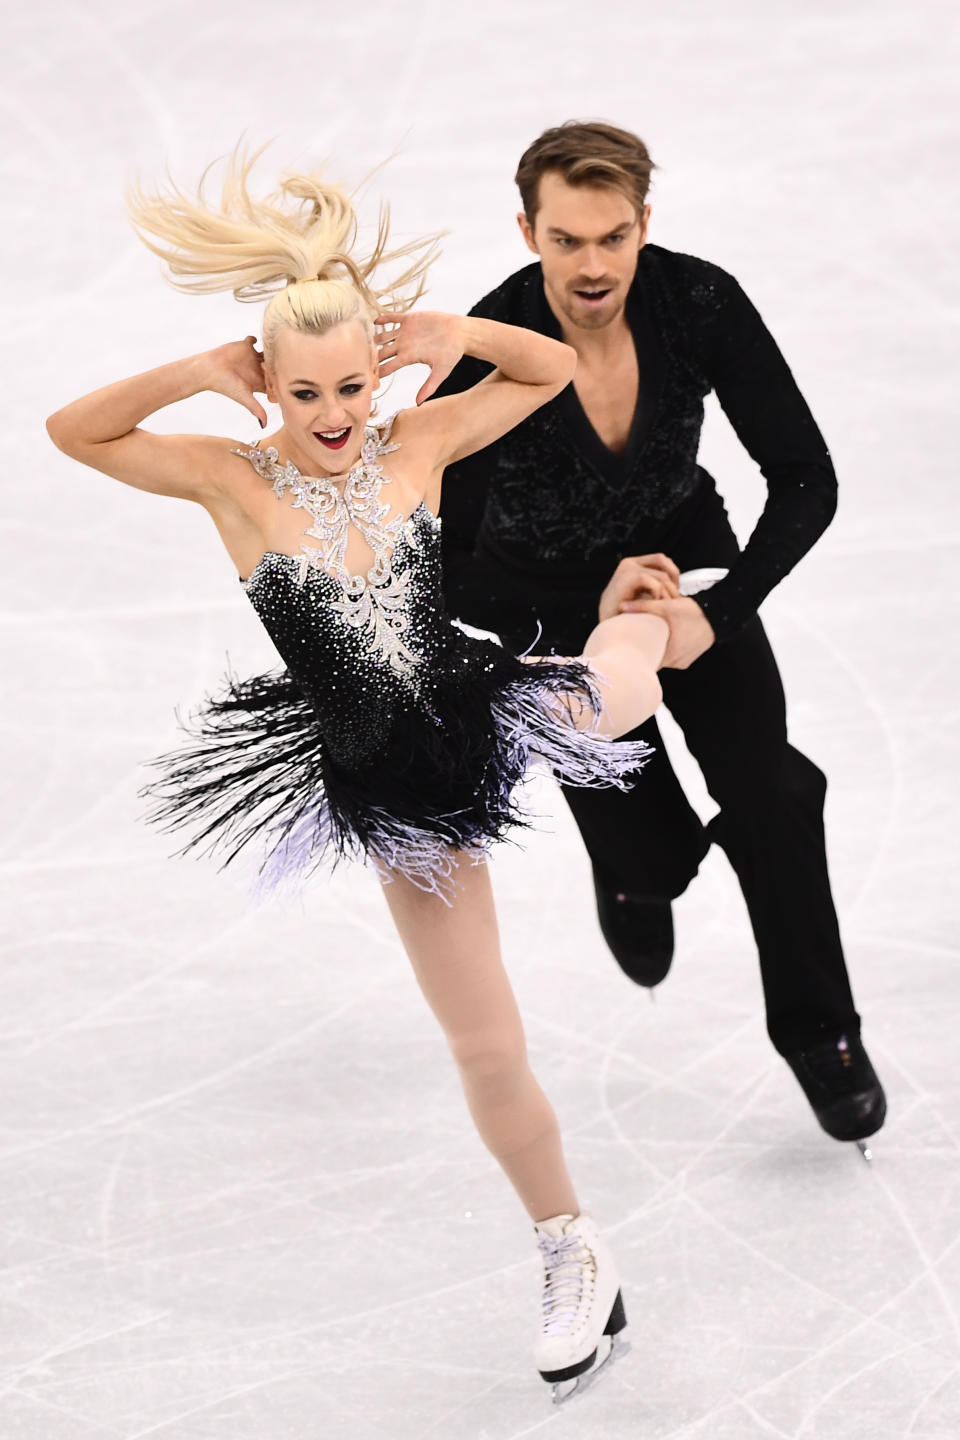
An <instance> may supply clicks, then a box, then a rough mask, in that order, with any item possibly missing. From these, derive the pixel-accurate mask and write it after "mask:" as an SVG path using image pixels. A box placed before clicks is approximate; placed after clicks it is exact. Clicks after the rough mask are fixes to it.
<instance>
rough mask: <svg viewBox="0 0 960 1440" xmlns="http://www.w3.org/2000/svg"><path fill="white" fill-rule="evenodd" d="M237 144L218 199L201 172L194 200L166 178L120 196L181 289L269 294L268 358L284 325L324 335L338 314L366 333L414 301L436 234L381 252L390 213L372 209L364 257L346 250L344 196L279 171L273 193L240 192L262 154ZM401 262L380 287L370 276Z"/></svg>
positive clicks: (349, 243) (352, 221)
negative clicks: (373, 231)
mask: <svg viewBox="0 0 960 1440" xmlns="http://www.w3.org/2000/svg"><path fill="white" fill-rule="evenodd" d="M265 148H266V147H265V146H264V147H261V149H260V150H257V151H255V152H254V153H253V154H252V155H248V154H246V153H245V152H244V150H243V149H242V147H241V146H237V148H236V149H235V150H234V151H233V153H232V154H231V155H230V156H228V157H227V161H226V170H225V174H224V179H223V185H222V189H221V194H220V199H219V202H218V203H214V204H211V203H209V202H208V201H207V199H206V196H205V194H204V187H205V184H206V182H207V178H208V176H209V174H210V170H211V169H212V167H211V166H208V167H207V169H206V170H205V171H204V173H203V176H202V178H201V180H200V184H199V185H198V187H197V194H196V198H192V197H190V196H188V195H185V194H184V193H183V192H182V191H181V190H180V189H178V188H177V186H175V185H174V184H173V182H172V181H171V182H170V184H169V187H168V189H167V190H166V191H165V192H157V193H155V194H148V193H146V192H144V191H143V190H142V189H140V188H139V187H137V188H136V189H134V190H132V191H131V192H130V193H129V195H128V197H127V206H128V209H129V212H130V218H131V220H132V221H133V225H134V228H135V229H136V231H137V234H138V235H139V237H140V239H141V240H142V241H143V243H144V244H145V245H146V246H147V248H148V249H149V250H152V251H153V253H154V254H155V255H159V256H160V258H161V260H163V261H164V262H165V263H166V266H167V269H168V271H169V278H170V280H171V282H172V283H173V284H174V285H176V286H177V288H178V289H180V290H186V291H193V292H197V293H201V294H209V293H211V292H214V291H219V290H232V291H233V294H234V296H235V297H236V299H237V300H246V301H257V300H263V299H267V298H268V297H270V298H269V303H268V304H267V308H266V311H265V313H264V317H263V344H264V351H265V354H267V355H268V356H269V354H270V353H271V351H272V348H273V343H274V340H275V337H276V332H277V330H278V329H279V328H280V327H281V326H283V325H286V326H289V327H290V328H291V329H294V330H300V331H306V332H309V333H313V334H320V335H322V334H324V333H325V332H326V331H327V330H329V329H330V328H331V327H332V326H334V325H338V324H340V323H341V322H342V321H344V320H353V319H358V320H360V321H361V322H362V323H363V324H364V326H365V328H366V329H367V330H368V331H369V332H370V333H371V335H372V321H373V317H374V316H375V315H378V314H380V313H381V312H393V313H396V314H402V313H403V312H404V311H406V310H409V309H410V308H411V307H412V306H413V305H415V304H416V303H417V301H418V300H419V299H420V297H421V296H422V295H423V293H424V290H425V287H426V277H427V271H428V269H429V267H430V265H431V264H432V262H433V261H434V260H435V259H436V256H437V253H438V239H439V237H437V236H430V237H427V238H425V239H421V240H414V241H411V242H410V243H409V244H407V245H401V246H398V247H396V248H395V249H393V250H389V249H388V248H387V246H388V240H389V212H388V210H387V209H386V208H385V207H381V210H380V216H379V223H378V227H377V239H376V243H375V245H374V247H373V250H372V251H371V253H370V254H369V256H367V258H366V259H361V258H359V257H358V256H357V255H356V254H355V246H356V240H357V216H356V212H355V210H354V208H353V205H352V203H351V201H350V199H349V197H348V196H347V195H345V194H344V192H343V191H342V190H339V189H338V188H337V187H336V186H335V185H328V184H326V183H325V182H324V181H322V180H321V179H320V177H319V176H318V175H315V174H292V175H287V176H285V177H284V178H283V179H282V180H281V181H280V184H279V187H278V189H277V191H276V192H274V193H273V194H271V195H268V196H267V197H266V198H265V199H262V200H256V199H254V198H253V197H252V196H251V195H250V192H249V190H248V188H247V181H248V178H249V175H250V172H251V170H252V169H253V167H254V165H255V164H256V162H257V160H258V159H259V158H260V156H261V155H262V154H263V150H264V149H265ZM407 259H409V260H410V263H409V264H408V265H407V266H406V268H405V269H403V270H402V271H401V272H400V273H399V274H398V275H396V276H394V278H393V279H392V281H391V283H390V284H389V285H387V286H385V287H378V286H377V285H376V284H375V280H376V272H378V271H379V270H380V269H381V268H382V267H383V266H387V265H393V264H395V263H396V262H397V261H400V260H407Z"/></svg>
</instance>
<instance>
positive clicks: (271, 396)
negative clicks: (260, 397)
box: [263, 362, 278, 405]
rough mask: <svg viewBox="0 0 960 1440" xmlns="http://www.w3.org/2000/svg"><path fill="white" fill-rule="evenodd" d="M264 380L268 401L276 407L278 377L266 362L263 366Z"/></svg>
mask: <svg viewBox="0 0 960 1440" xmlns="http://www.w3.org/2000/svg"><path fill="white" fill-rule="evenodd" d="M263 378H264V381H265V383H266V386H267V399H268V400H269V401H270V403H271V405H276V404H277V403H278V397H277V377H276V375H274V373H273V366H272V365H268V364H266V362H264V366H263Z"/></svg>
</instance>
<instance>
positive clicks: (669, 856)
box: [513, 473, 860, 1054]
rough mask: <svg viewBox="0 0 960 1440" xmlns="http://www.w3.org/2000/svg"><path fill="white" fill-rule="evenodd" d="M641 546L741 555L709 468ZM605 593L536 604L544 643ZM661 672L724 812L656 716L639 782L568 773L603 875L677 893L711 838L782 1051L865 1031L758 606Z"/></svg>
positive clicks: (815, 818)
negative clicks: (743, 908) (700, 792)
mask: <svg viewBox="0 0 960 1440" xmlns="http://www.w3.org/2000/svg"><path fill="white" fill-rule="evenodd" d="M645 550H646V552H647V553H650V552H653V551H663V552H664V553H666V554H667V555H669V556H670V557H671V559H673V560H674V561H675V562H676V563H677V564H678V565H679V567H680V569H681V570H689V569H693V568H699V567H700V566H706V565H723V566H727V567H729V566H730V565H731V564H732V563H733V561H734V560H735V558H736V556H737V554H738V545H737V540H736V537H735V535H734V534H733V530H732V529H731V526H730V522H729V520H728V518H727V513H726V510H725V508H724V506H723V503H722V501H721V499H720V497H719V495H718V494H717V492H716V489H715V487H714V485H713V482H712V481H711V480H710V478H709V476H707V475H706V474H705V473H704V474H703V478H702V484H701V486H700V489H699V490H698V492H697V494H696V495H695V496H694V497H692V500H691V501H690V502H687V503H686V504H685V505H684V507H683V508H682V510H681V511H680V512H678V513H677V514H675V515H674V516H673V517H671V518H670V519H669V520H668V521H667V522H665V523H664V524H663V525H662V526H659V527H656V528H655V529H654V528H653V527H651V532H650V536H649V543H648V544H647V545H646V546H645ZM518 578H519V577H518V576H517V575H516V574H515V575H514V576H513V581H514V583H516V581H517V579H518ZM542 593H543V592H542V591H541V596H542ZM598 596H599V592H598V591H597V590H596V589H595V588H593V589H592V590H591V593H590V602H589V603H590V605H591V606H592V609H587V608H585V606H583V605H581V604H579V602H578V601H577V600H576V599H575V597H574V595H573V594H571V593H570V592H568V595H567V600H566V602H565V603H564V604H562V605H555V606H553V607H551V609H550V610H547V611H546V613H544V607H541V609H540V611H539V615H540V622H541V624H542V625H543V627H544V634H543V637H542V640H541V642H540V644H538V645H537V647H536V649H537V650H538V651H541V652H544V651H553V652H554V653H557V654H561V653H567V654H576V653H578V651H579V650H580V649H581V648H582V646H583V643H584V641H585V639H586V635H587V633H588V632H589V629H590V628H592V625H593V623H595V616H596V601H597V598H598ZM551 610H552V613H551ZM527 643H529V641H527ZM660 680H661V683H662V685H663V693H664V703H665V705H666V706H667V708H668V709H669V710H670V712H671V714H672V715H673V717H674V719H675V720H676V721H677V723H678V725H679V726H680V729H681V730H682V731H683V735H684V739H685V741H686V744H687V747H688V748H689V750H690V753H691V754H692V755H693V757H694V758H695V760H696V761H697V763H698V764H699V765H700V768H701V769H702V771H703V775H704V779H705V781H706V784H707V788H708V790H709V792H710V794H711V795H712V797H713V799H714V800H715V801H716V803H717V804H718V805H719V807H720V813H719V814H718V815H717V816H716V817H715V818H714V819H713V820H711V821H710V823H709V825H707V826H706V827H704V826H703V825H702V824H701V822H700V819H699V817H698V816H697V814H696V813H695V811H694V810H693V808H692V807H691V805H690V803H689V801H688V800H687V797H686V795H685V794H684V792H683V790H682V788H681V786H680V782H679V781H678V779H677V777H676V774H675V773H674V770H673V767H672V766H671V764H670V761H669V760H668V758H667V754H666V751H665V749H664V747H663V742H662V739H661V737H660V733H659V730H658V728H657V723H656V720H650V721H648V722H647V723H646V724H645V725H643V726H641V727H640V729H639V730H636V731H634V732H633V734H632V735H631V736H630V737H629V738H630V739H634V738H637V737H642V738H643V739H645V740H647V741H649V743H650V744H651V745H653V746H654V747H655V748H656V754H655V755H654V757H653V758H652V759H651V760H650V761H649V762H648V764H647V765H646V766H645V768H644V770H643V773H642V774H641V775H640V776H639V778H638V780H637V783H636V785H635V787H634V788H633V789H632V790H630V791H627V792H622V791H618V790H586V789H574V788H569V787H564V797H565V799H566V801H567V803H568V805H569V806H570V809H571V810H572V812H573V815H574V819H575V820H576V822H577V825H578V827H579V829H580V833H581V835H582V836H583V839H584V843H585V844H586V847H587V850H588V852H589V855H590V859H591V861H592V863H593V867H594V872H595V875H596V877H597V880H598V881H599V883H600V884H601V885H603V886H605V887H608V888H609V889H611V890H613V891H622V892H625V893H627V894H630V895H637V896H648V897H657V898H662V899H673V898H674V897H675V896H677V895H680V894H681V893H682V892H683V891H684V890H685V889H686V887H687V886H688V885H689V883H690V881H691V880H692V879H693V877H694V875H696V873H697V870H698V868H699V866H700V862H701V860H702V859H703V857H704V855H705V854H706V852H707V850H708V849H709V848H710V845H711V843H713V842H716V843H717V844H718V845H720V846H721V847H722V849H723V850H724V851H725V852H726V855H727V857H728V859H729V861H730V864H731V865H732V866H733V869H734V871H735V872H736V875H737V879H738V880H739V882H740V886H741V889H742V890H743V895H744V898H745V900H746V903H747V910H748V912H749V915H750V921H751V924H752V927H753V933H754V936H755V938H756V943H757V949H758V952H759V957H760V971H761V977H762V981H763V991H764V998H765V1001H766V1010H767V1029H768V1033H769V1035H770V1039H771V1040H772V1042H773V1044H774V1046H775V1047H776V1049H777V1050H779V1051H780V1053H781V1054H785V1053H787V1052H789V1051H790V1050H792V1049H795V1048H798V1047H802V1046H804V1045H805V1044H808V1043H810V1042H812V1041H814V1040H817V1039H819V1038H822V1037H823V1036H824V1034H827V1033H831V1032H838V1031H846V1032H847V1033H848V1034H854V1035H855V1034H858V1033H859V1028H860V1018H859V1016H858V1015H857V1012H856V1010H855V1009H854V1004H853V997H852V995H851V992H850V983H849V980H848V977H847V970H846V965H845V963H844V957H843V948H842V945H841V940H840V931H839V927H838V924H837V915H836V910H835V908H834V904H833V897H832V895H831V890H830V879H829V875H828V871H827V857H826V848H825V840H824V829H823V805H824V798H825V795H826V788H827V786H826V779H825V777H824V775H823V774H822V772H821V771H820V770H819V769H818V768H817V766H816V765H814V764H813V762H812V761H811V760H808V759H807V757H806V756H805V755H802V754H801V753H800V751H799V750H797V749H796V748H795V747H794V746H793V745H791V744H790V742H789V740H788V738H787V721H786V704H785V699H784V693H783V685H782V683H781V680H780V674H779V671H778V669H777V663H776V660H775V659H774V656H773V651H772V650H771V648H770V644H769V642H768V640H767V637H766V634H765V633H764V629H763V626H762V625H761V623H760V621H759V619H755V620H753V621H752V622H751V623H750V624H748V625H747V626H746V627H745V628H744V629H743V630H742V631H741V632H739V633H738V634H737V635H736V636H735V637H733V638H731V639H729V640H726V641H724V642H722V643H720V644H717V645H715V646H713V647H712V648H711V649H710V650H708V651H707V652H706V654H705V655H703V656H701V658H700V659H699V660H697V661H696V662H695V664H693V665H692V666H691V667H690V668H689V670H663V671H661V672H660Z"/></svg>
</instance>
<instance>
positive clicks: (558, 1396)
mask: <svg viewBox="0 0 960 1440" xmlns="http://www.w3.org/2000/svg"><path fill="white" fill-rule="evenodd" d="M605 1339H606V1344H604V1343H603V1342H601V1344H600V1346H599V1347H598V1348H597V1350H595V1351H594V1356H593V1358H594V1360H595V1361H596V1364H594V1365H593V1368H592V1369H590V1370H588V1371H585V1372H583V1373H582V1374H580V1375H578V1376H577V1377H576V1378H575V1379H574V1380H560V1381H556V1382H555V1383H554V1386H553V1403H554V1405H565V1404H566V1403H567V1402H568V1401H569V1400H572V1399H573V1397H574V1396H575V1395H582V1394H583V1392H584V1391H585V1390H589V1388H590V1386H591V1385H592V1384H593V1383H594V1381H595V1380H597V1379H598V1377H599V1376H600V1375H602V1374H603V1372H604V1371H605V1370H608V1369H609V1368H610V1367H611V1366H612V1365H613V1363H614V1361H616V1360H622V1359H623V1357H624V1355H629V1354H630V1345H629V1343H628V1341H626V1340H624V1339H622V1338H621V1336H620V1334H619V1332H618V1333H617V1334H615V1335H608V1336H606V1337H605ZM601 1351H603V1352H604V1353H603V1359H602V1360H597V1356H598V1355H600V1354H601Z"/></svg>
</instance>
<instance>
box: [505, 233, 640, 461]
mask: <svg viewBox="0 0 960 1440" xmlns="http://www.w3.org/2000/svg"><path fill="white" fill-rule="evenodd" d="M643 260H644V256H643V252H642V251H641V253H640V259H639V261H638V263H637V273H636V275H635V277H634V280H633V284H632V285H631V286H630V290H629V293H628V295H627V304H626V316H627V324H628V325H629V327H630V333H631V335H632V336H633V343H634V347H635V349H636V352H637V365H638V367H639V371H640V384H639V388H638V390H637V403H636V407H635V409H634V412H633V419H632V421H631V424H630V432H629V434H628V436H627V443H626V445H625V446H624V447H623V449H622V450H620V451H616V450H611V449H610V447H609V445H606V444H605V443H604V442H603V440H601V438H600V436H599V435H598V434H597V432H596V430H595V429H594V427H593V425H592V424H591V423H590V420H589V417H588V416H587V413H586V411H585V410H584V408H583V405H582V403H581V401H580V397H579V395H578V394H577V391H576V386H575V385H574V384H573V382H572V381H571V383H570V384H569V385H568V386H567V387H566V389H565V390H563V391H562V392H561V394H560V395H559V396H558V397H557V400H556V401H555V402H554V403H555V404H556V405H557V406H558V408H559V411H560V413H561V415H562V416H563V419H564V422H565V424H566V427H567V430H568V432H569V434H570V438H571V440H572V441H573V443H574V445H575V446H576V448H577V450H578V451H579V452H580V454H581V455H582V456H583V458H584V459H585V460H588V461H589V462H590V464H591V466H592V468H593V469H595V470H598V471H599V472H600V474H601V475H603V477H604V478H605V479H606V480H608V481H611V482H612V483H614V484H619V483H623V482H625V481H627V480H628V479H629V478H630V477H631V475H633V473H634V472H635V470H636V469H637V465H638V462H639V460H640V458H641V455H642V452H643V450H644V448H645V446H646V442H647V439H648V437H649V434H650V431H651V428H652V425H653V421H654V418H655V415H656V411H657V409H658V407H659V403H660V399H661V396H662V393H663V381H664V349H663V342H662V340H661V337H660V336H659V334H658V333H657V329H656V326H655V324H654V320H653V315H652V312H651V307H650V297H649V294H648V291H647V286H646V284H645V283H644V276H643V270H644V269H645V267H644V264H643ZM531 300H532V308H533V311H534V314H533V316H531V319H532V320H533V325H534V328H535V329H537V330H539V331H541V333H542V334H545V335H550V336H552V337H553V338H554V339H556V340H561V339H562V338H563V331H562V329H561V327H560V322H559V320H558V319H557V317H556V316H555V315H554V313H553V311H552V310H551V308H550V305H549V303H548V302H547V297H546V292H545V290H544V284H543V272H542V270H541V271H540V273H539V274H538V276H537V277H536V284H535V285H534V287H533V293H532V295H531Z"/></svg>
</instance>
